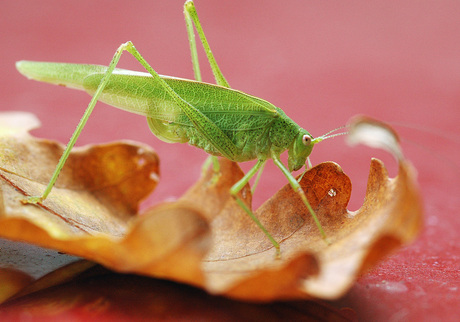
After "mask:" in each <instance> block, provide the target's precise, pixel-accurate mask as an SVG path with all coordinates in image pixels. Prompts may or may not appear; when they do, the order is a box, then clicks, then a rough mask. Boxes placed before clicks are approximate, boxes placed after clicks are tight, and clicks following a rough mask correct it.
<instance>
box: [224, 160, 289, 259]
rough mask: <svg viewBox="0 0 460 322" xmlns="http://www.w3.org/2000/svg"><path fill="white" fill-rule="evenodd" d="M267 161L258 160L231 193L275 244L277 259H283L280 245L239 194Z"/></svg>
mask: <svg viewBox="0 0 460 322" xmlns="http://www.w3.org/2000/svg"><path fill="white" fill-rule="evenodd" d="M265 161H266V160H258V161H257V163H256V165H255V166H254V167H252V169H250V170H249V171H248V172H247V173H246V174H245V176H244V177H243V178H241V180H239V181H238V182H237V183H235V184H234V185H233V187H232V188H231V189H230V193H231V195H232V196H233V198H235V201H236V203H237V204H238V205H239V206H240V207H241V209H243V210H244V212H246V214H247V215H248V216H249V217H250V218H251V219H252V220H253V221H254V222H255V223H256V225H257V226H258V227H259V228H260V229H261V230H262V232H263V233H264V234H265V236H267V238H268V239H269V240H270V242H271V243H272V244H273V246H274V247H275V250H276V258H280V257H281V250H280V245H279V243H278V242H277V241H276V240H275V238H273V236H272V235H271V234H270V233H269V232H268V230H267V229H266V228H265V226H264V225H263V224H262V223H261V222H260V221H259V219H258V218H257V217H256V215H255V214H254V212H253V211H252V210H251V208H250V207H248V206H247V205H246V203H245V202H244V201H243V200H241V199H240V198H239V197H238V193H239V192H240V191H241V190H242V189H243V188H244V187H245V186H246V185H247V184H248V182H249V181H250V180H251V178H252V177H254V176H255V175H256V173H257V172H258V171H259V170H260V169H261V168H262V167H263V166H264V164H265Z"/></svg>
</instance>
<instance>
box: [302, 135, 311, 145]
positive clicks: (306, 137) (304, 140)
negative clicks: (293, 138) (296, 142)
mask: <svg viewBox="0 0 460 322" xmlns="http://www.w3.org/2000/svg"><path fill="white" fill-rule="evenodd" d="M302 143H303V145H305V146H309V145H310V144H311V136H309V135H307V134H305V135H304V136H302Z"/></svg>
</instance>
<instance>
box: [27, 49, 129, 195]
mask: <svg viewBox="0 0 460 322" xmlns="http://www.w3.org/2000/svg"><path fill="white" fill-rule="evenodd" d="M123 47H124V45H121V46H120V47H119V48H118V49H117V51H116V52H115V55H114V56H113V58H112V61H111V62H110V65H109V67H108V68H107V71H106V73H105V75H104V77H103V78H102V79H101V82H100V83H99V86H98V88H97V89H96V92H95V93H94V95H93V97H92V98H91V101H90V102H89V104H88V107H87V108H86V110H85V113H84V114H83V117H82V118H81V119H80V122H79V123H78V125H77V128H76V129H75V131H74V133H73V134H72V136H71V138H70V140H69V143H67V146H66V148H65V150H64V152H63V153H62V156H61V158H60V159H59V162H58V164H57V166H56V169H55V170H54V172H53V175H52V176H51V179H50V181H49V183H48V185H47V186H46V188H45V190H44V191H43V193H42V195H41V196H29V197H27V198H26V199H25V200H23V203H32V204H36V203H39V202H42V201H44V200H45V199H46V198H47V197H48V195H49V194H50V192H51V190H52V189H53V187H54V185H55V183H56V180H57V179H58V177H59V173H60V172H61V170H62V168H63V167H64V164H65V162H66V161H67V158H68V157H69V155H70V151H71V150H72V148H73V146H74V145H75V143H76V142H77V139H78V137H79V136H80V133H81V131H82V130H83V128H84V127H85V124H86V122H87V121H88V119H89V117H90V115H91V113H92V111H93V109H94V106H96V103H97V101H98V99H99V96H100V95H101V93H102V91H103V90H104V87H105V86H106V85H107V83H108V81H109V79H110V75H112V73H113V71H114V69H115V67H116V65H117V63H118V61H119V60H120V57H121V54H122V52H123Z"/></svg>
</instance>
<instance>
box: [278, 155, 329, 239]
mask: <svg viewBox="0 0 460 322" xmlns="http://www.w3.org/2000/svg"><path fill="white" fill-rule="evenodd" d="M272 159H273V162H274V163H275V164H276V166H277V167H278V168H280V170H281V171H282V172H283V174H284V176H285V177H286V178H287V179H288V181H289V184H290V185H291V187H292V189H293V190H294V191H295V192H296V193H297V194H298V195H299V196H300V198H301V199H302V201H303V203H304V204H305V206H306V207H307V209H308V211H309V212H310V214H311V216H312V217H313V220H314V222H315V224H316V226H317V227H318V230H319V232H320V234H321V236H322V237H323V239H324V240H325V241H326V243H328V244H329V241H328V239H327V236H326V233H325V232H324V229H323V227H322V226H321V223H320V222H319V219H318V217H317V216H316V213H315V211H314V210H313V208H312V206H311V205H310V203H309V202H308V199H307V196H305V193H304V192H303V190H302V188H301V187H300V184H299V183H298V182H297V180H296V179H295V178H294V177H293V176H292V174H291V173H290V172H289V170H288V169H287V168H286V167H285V166H284V164H283V163H282V162H281V160H280V159H279V156H278V155H275V154H272Z"/></svg>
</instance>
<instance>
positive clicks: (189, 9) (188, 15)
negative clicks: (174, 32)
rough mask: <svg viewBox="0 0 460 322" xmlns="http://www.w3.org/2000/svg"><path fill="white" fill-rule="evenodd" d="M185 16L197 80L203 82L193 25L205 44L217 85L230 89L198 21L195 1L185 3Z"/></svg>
mask: <svg viewBox="0 0 460 322" xmlns="http://www.w3.org/2000/svg"><path fill="white" fill-rule="evenodd" d="M184 16H185V23H186V26H187V33H188V39H189V43H190V51H191V54H192V63H193V70H194V72H195V78H196V79H197V80H198V81H201V73H200V67H199V64H198V55H197V50H196V42H195V34H194V32H193V26H192V24H194V25H195V28H196V31H197V33H198V36H199V37H200V40H201V43H202V44H203V48H204V51H205V52H206V56H207V58H208V62H209V65H210V66H211V69H212V73H213V74H214V78H215V79H216V82H217V84H218V85H220V86H224V87H230V85H229V84H228V82H227V80H226V79H225V77H224V75H223V74H222V72H221V71H220V68H219V65H217V62H216V59H215V58H214V55H213V54H212V52H211V47H210V46H209V43H208V41H207V40H206V36H205V35H204V31H203V28H202V27H201V23H200V20H199V19H198V14H197V13H196V9H195V4H194V3H193V1H191V0H188V1H186V2H185V4H184Z"/></svg>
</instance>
